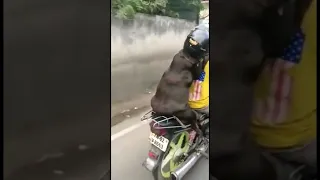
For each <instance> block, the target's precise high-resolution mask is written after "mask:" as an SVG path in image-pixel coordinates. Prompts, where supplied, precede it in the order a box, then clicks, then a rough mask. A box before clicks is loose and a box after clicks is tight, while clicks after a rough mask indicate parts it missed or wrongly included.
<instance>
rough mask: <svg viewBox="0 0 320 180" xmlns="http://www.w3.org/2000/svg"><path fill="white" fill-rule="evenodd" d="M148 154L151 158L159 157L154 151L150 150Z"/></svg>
mask: <svg viewBox="0 0 320 180" xmlns="http://www.w3.org/2000/svg"><path fill="white" fill-rule="evenodd" d="M148 156H149V158H151V159H158V155H157V154H156V153H154V152H152V151H149V153H148Z"/></svg>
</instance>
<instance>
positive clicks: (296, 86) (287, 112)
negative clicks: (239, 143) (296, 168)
mask: <svg viewBox="0 0 320 180" xmlns="http://www.w3.org/2000/svg"><path fill="white" fill-rule="evenodd" d="M316 7H317V5H316V0H313V1H312V3H311V4H310V7H309V9H308V11H307V12H306V14H305V16H304V19H303V22H302V25H301V32H298V33H297V34H296V35H295V37H294V39H293V42H292V43H291V44H290V46H288V48H287V51H286V52H285V53H284V56H283V57H281V58H278V60H277V61H276V62H275V64H274V65H273V66H272V67H271V66H269V67H266V68H265V69H264V71H263V72H262V74H261V77H260V78H259V80H258V82H257V84H256V95H255V103H256V104H255V108H256V109H255V111H254V112H255V113H254V114H253V123H252V132H253V134H254V135H255V138H256V140H257V142H258V144H260V145H262V146H264V147H270V148H285V147H292V146H296V145H302V144H305V143H307V142H309V141H310V140H312V139H314V138H315V137H316V70H317V69H316V67H317V62H316V60H317V57H316V51H317V48H316V39H317V35H316V25H317V20H316ZM299 57H301V58H299Z"/></svg>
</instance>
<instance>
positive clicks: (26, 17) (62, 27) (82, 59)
mask: <svg viewBox="0 0 320 180" xmlns="http://www.w3.org/2000/svg"><path fill="white" fill-rule="evenodd" d="M109 8H110V4H109V2H106V1H94V2H93V1H88V0H87V1H86V0H77V1H75V0H70V1H61V0H30V1H21V0H5V1H4V33H3V36H4V63H3V64H4V85H3V87H4V95H3V97H4V121H3V129H4V154H3V156H4V179H6V180H15V179H19V180H21V179H23V180H50V179H77V180H89V179H90V180H93V179H98V178H99V177H100V176H101V175H102V174H103V173H104V172H105V171H106V170H107V169H109V168H110V167H108V166H109V161H108V160H109V156H110V144H109V142H110V134H109V129H110V84H109V83H110V80H109V75H110V56H109V52H110V46H109V44H110V10H109Z"/></svg>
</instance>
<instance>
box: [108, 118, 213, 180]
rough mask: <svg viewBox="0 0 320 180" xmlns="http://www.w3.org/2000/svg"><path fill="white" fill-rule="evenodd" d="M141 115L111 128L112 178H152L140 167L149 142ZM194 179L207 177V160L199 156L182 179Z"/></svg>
mask: <svg viewBox="0 0 320 180" xmlns="http://www.w3.org/2000/svg"><path fill="white" fill-rule="evenodd" d="M141 115H142V114H141ZM141 115H139V116H136V117H134V118H130V119H128V120H126V121H124V122H122V123H120V124H117V125H115V126H113V127H112V129H111V134H112V135H111V179H112V180H124V179H139V180H152V176H151V173H150V172H148V171H147V170H146V169H145V168H144V167H142V162H143V160H144V159H145V158H146V157H147V153H148V148H149V146H150V144H149V142H148V136H149V126H148V125H147V124H145V123H142V122H141V121H140V117H141ZM195 179H198V180H208V179H209V162H208V160H206V159H205V158H201V159H200V160H199V162H198V163H197V164H196V165H195V166H194V168H193V169H191V171H190V172H189V173H188V174H187V175H186V176H185V178H184V180H195Z"/></svg>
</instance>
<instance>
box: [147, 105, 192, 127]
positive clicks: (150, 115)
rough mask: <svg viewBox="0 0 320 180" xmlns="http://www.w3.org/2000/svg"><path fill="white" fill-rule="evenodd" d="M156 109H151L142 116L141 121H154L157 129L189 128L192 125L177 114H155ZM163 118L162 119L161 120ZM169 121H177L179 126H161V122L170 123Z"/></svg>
mask: <svg viewBox="0 0 320 180" xmlns="http://www.w3.org/2000/svg"><path fill="white" fill-rule="evenodd" d="M153 113H155V112H154V111H152V110H151V111H149V112H147V113H146V114H145V115H143V116H142V117H141V121H146V120H151V121H153V122H154V124H153V128H155V129H173V128H183V129H188V128H190V127H191V125H190V124H188V125H185V124H184V123H183V122H181V120H180V119H179V118H177V117H176V116H169V117H167V116H153ZM159 119H161V120H159ZM169 121H177V122H178V123H179V125H177V126H159V124H160V123H166V124H169Z"/></svg>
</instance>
